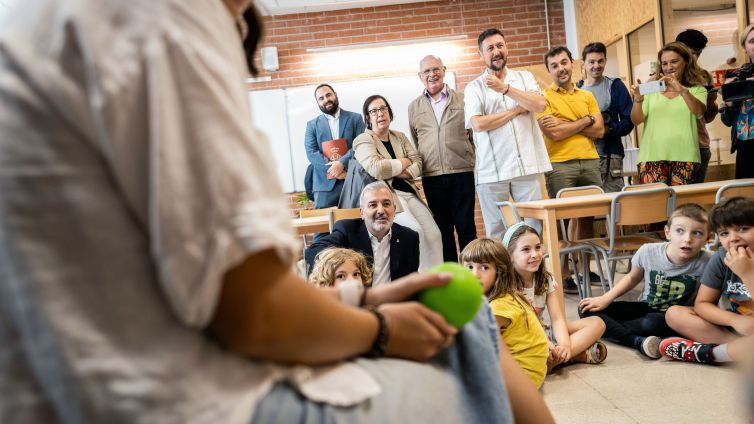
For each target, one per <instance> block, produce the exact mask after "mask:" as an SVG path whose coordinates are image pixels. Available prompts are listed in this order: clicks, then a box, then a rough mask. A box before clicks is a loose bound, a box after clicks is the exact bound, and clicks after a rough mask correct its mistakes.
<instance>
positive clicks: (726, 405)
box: [542, 284, 747, 424]
mask: <svg viewBox="0 0 754 424" xmlns="http://www.w3.org/2000/svg"><path fill="white" fill-rule="evenodd" d="M641 287H642V285H641V284H639V286H638V287H637V288H636V289H635V290H634V291H632V292H630V293H628V294H626V295H625V296H624V297H623V298H622V299H625V300H629V299H632V300H633V299H636V297H637V295H638V293H639V291H640V289H641ZM593 291H594V295H599V294H601V289H600V288H598V287H596V286H593ZM577 303H578V295H566V315H567V317H568V318H569V319H577V318H578V315H577V313H576V305H577ZM606 344H607V347H608V356H607V359H606V360H605V362H604V363H603V364H600V365H586V364H575V365H569V366H567V367H564V368H561V369H558V370H556V371H555V372H554V373H553V374H551V375H549V376H547V379H546V380H545V384H544V386H543V389H542V392H543V394H544V398H545V402H546V403H547V405H548V406H549V407H550V411H551V412H552V414H553V416H554V417H555V420H556V422H558V423H561V424H568V423H587V422H598V423H660V422H664V423H681V422H683V423H744V422H747V418H746V416H745V409H744V401H743V395H742V393H743V388H742V387H743V383H742V380H741V377H740V375H741V373H740V372H738V370H736V369H735V368H733V367H719V366H704V365H696V364H686V363H681V362H675V361H669V360H667V359H660V360H657V361H655V360H651V359H648V358H645V357H643V356H642V355H641V354H639V353H638V352H637V351H635V350H633V349H629V348H626V347H623V346H619V345H617V344H615V343H610V342H606Z"/></svg>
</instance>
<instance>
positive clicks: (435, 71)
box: [419, 66, 445, 77]
mask: <svg viewBox="0 0 754 424" xmlns="http://www.w3.org/2000/svg"><path fill="white" fill-rule="evenodd" d="M444 70H445V67H444V66H443V67H442V68H440V67H434V68H430V69H425V70H423V71H421V72H419V73H420V74H421V75H422V76H423V77H428V76H430V75H431V74H439V73H440V72H442V71H444Z"/></svg>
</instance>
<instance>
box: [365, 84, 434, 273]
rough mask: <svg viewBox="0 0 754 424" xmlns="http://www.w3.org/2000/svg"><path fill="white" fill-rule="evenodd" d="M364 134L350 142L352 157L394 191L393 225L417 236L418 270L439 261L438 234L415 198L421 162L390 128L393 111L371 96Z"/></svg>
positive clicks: (403, 135) (385, 102)
mask: <svg viewBox="0 0 754 424" xmlns="http://www.w3.org/2000/svg"><path fill="white" fill-rule="evenodd" d="M363 114H364V121H365V123H366V127H367V129H366V131H364V133H363V134H361V135H360V136H358V137H356V139H355V140H354V141H353V150H354V157H355V158H356V160H358V161H359V163H360V164H361V166H363V167H364V169H365V170H366V171H367V172H368V173H369V175H371V176H373V177H374V178H376V179H378V180H384V181H386V182H387V183H388V184H389V185H390V187H392V188H393V190H394V191H395V194H396V197H397V198H398V202H399V206H400V209H399V211H400V212H401V213H399V214H397V215H396V216H395V222H397V223H398V224H401V225H404V226H406V227H409V228H411V229H412V230H414V231H416V232H417V233H419V251H420V257H419V270H420V271H423V270H426V269H428V268H430V267H432V266H434V265H437V264H439V263H441V262H442V258H443V256H442V235H441V234H440V229H439V228H438V227H437V224H436V223H435V220H434V219H433V218H432V213H431V212H430V211H429V207H427V205H426V203H424V201H423V200H421V198H420V197H419V190H418V188H417V187H416V184H415V183H414V179H415V178H417V177H420V176H421V174H422V160H421V156H420V155H419V153H418V152H417V151H416V148H415V147H414V145H413V144H412V143H410V142H409V140H408V138H407V137H406V135H405V134H403V133H402V132H400V131H395V130H391V129H390V122H391V121H392V120H393V110H392V109H391V108H390V104H388V102H387V100H386V99H385V98H384V97H382V96H380V95H379V94H375V95H372V96H369V97H368V98H367V99H366V101H365V102H364V107H363Z"/></svg>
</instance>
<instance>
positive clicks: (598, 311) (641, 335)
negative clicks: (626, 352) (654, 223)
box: [579, 204, 711, 359]
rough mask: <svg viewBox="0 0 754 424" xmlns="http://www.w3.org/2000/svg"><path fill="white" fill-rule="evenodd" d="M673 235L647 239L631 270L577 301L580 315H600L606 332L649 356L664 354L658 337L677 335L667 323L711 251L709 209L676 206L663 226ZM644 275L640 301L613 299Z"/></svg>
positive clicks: (685, 301)
mask: <svg viewBox="0 0 754 424" xmlns="http://www.w3.org/2000/svg"><path fill="white" fill-rule="evenodd" d="M665 237H666V238H667V239H668V240H669V241H667V242H660V243H648V244H645V245H643V246H641V247H640V248H639V250H638V251H637V252H636V254H634V257H633V258H632V259H631V271H630V272H629V273H628V274H626V276H625V277H623V278H622V279H621V280H620V281H618V283H617V284H616V285H615V287H613V288H612V290H610V291H608V292H607V293H605V294H603V295H602V296H597V297H588V298H585V299H583V300H581V302H579V315H580V316H582V317H592V316H596V317H599V318H601V319H602V320H603V321H604V322H605V325H606V326H607V330H605V334H604V337H605V338H607V339H611V340H614V341H615V342H616V343H618V344H621V345H623V346H628V347H633V348H634V349H636V350H638V351H639V352H641V353H642V354H644V355H645V356H647V357H649V358H652V359H658V358H659V357H660V338H661V337H668V336H671V335H674V334H675V333H674V331H673V330H672V329H671V328H670V327H668V325H667V324H666V323H665V311H667V310H668V308H669V307H671V306H672V305H691V304H693V302H694V296H695V294H696V291H697V288H698V287H699V280H700V279H701V277H702V273H703V272H704V267H705V265H706V264H707V261H708V260H709V258H710V256H711V253H710V252H708V251H705V250H702V248H703V247H704V244H705V243H706V242H707V239H708V238H709V229H708V226H707V212H706V211H705V210H704V209H703V208H702V207H701V206H699V205H696V204H687V205H683V206H680V207H678V208H676V209H675V210H674V211H673V213H672V214H671V216H670V219H669V220H668V223H667V225H666V226H665ZM642 279H644V291H643V292H642V295H641V297H640V300H639V301H638V302H632V301H615V299H617V298H618V297H620V296H622V295H624V294H625V293H628V291H629V290H631V289H632V288H634V287H636V285H637V284H639V282H640V281H641V280H642Z"/></svg>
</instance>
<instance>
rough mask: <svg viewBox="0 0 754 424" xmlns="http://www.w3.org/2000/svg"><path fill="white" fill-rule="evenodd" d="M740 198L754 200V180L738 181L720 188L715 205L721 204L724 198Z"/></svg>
mask: <svg viewBox="0 0 754 424" xmlns="http://www.w3.org/2000/svg"><path fill="white" fill-rule="evenodd" d="M738 196H742V197H750V198H754V179H746V180H741V181H736V182H735V183H729V184H725V185H724V186H722V187H720V188H719V189H718V190H717V194H716V195H715V203H720V200H722V199H723V198H731V197H738Z"/></svg>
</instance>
